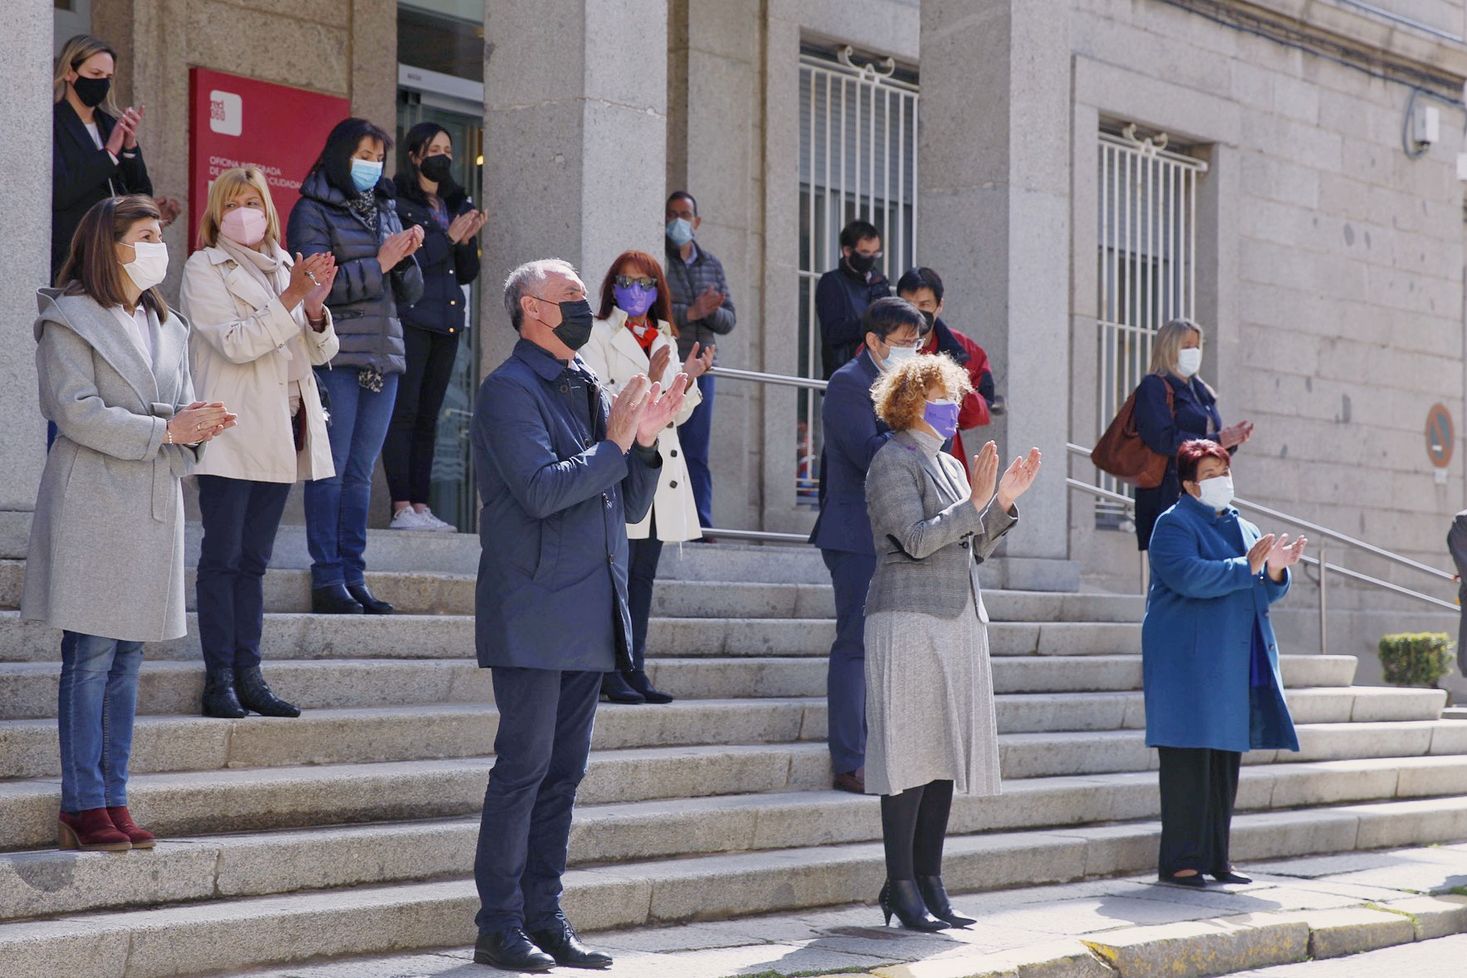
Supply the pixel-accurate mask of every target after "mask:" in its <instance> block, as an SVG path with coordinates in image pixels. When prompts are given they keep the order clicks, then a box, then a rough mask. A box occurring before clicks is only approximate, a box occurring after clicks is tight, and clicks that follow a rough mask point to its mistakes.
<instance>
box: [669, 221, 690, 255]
mask: <svg viewBox="0 0 1467 978" xmlns="http://www.w3.org/2000/svg"><path fill="white" fill-rule="evenodd" d="M667 240H669V241H671V242H672V243H673V244H675V245H677V246H678V247H679V248H681V247H682V246H683V245H685V244H687V243H688V242H689V241H692V240H693V223H692V222H691V221H689V220H686V219H684V218H681V217H675V218H673V219H672V220H670V221H668V222H667Z"/></svg>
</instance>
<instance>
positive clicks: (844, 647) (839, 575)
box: [810, 298, 928, 794]
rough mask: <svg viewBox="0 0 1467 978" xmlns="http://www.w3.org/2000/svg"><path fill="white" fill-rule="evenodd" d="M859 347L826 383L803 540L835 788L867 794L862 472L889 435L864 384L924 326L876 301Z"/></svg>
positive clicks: (866, 537)
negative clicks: (816, 574)
mask: <svg viewBox="0 0 1467 978" xmlns="http://www.w3.org/2000/svg"><path fill="white" fill-rule="evenodd" d="M861 327H862V329H863V331H864V335H865V344H866V348H865V349H864V350H862V351H861V354H860V355H859V356H857V357H856V358H855V359H854V360H852V361H850V362H849V363H847V364H846V365H845V366H844V367H841V368H840V369H839V370H837V371H836V372H835V374H834V375H833V376H832V377H831V378H830V385H829V386H828V387H826V389H825V401H824V403H823V404H822V405H821V407H820V422H821V424H822V425H823V426H824V432H825V449H824V451H823V452H822V453H821V456H820V516H819V517H818V518H817V519H816V520H815V529H814V531H813V532H812V533H811V534H810V542H811V543H813V544H815V546H817V547H819V548H820V556H821V557H822V558H824V560H825V566H826V568H828V569H829V570H830V583H831V585H832V586H833V587H834V588H835V641H834V642H833V643H832V644H831V646H830V667H829V671H828V672H827V673H826V687H825V688H826V698H827V701H828V710H827V713H828V718H827V720H826V739H827V741H828V742H829V744H830V764H831V768H832V770H833V771H834V772H835V787H837V788H839V789H840V790H842V791H850V792H854V793H856V794H860V793H862V792H864V791H865V790H866V784H865V766H866V641H865V629H866V591H867V589H868V588H869V587H870V586H871V575H873V574H874V573H876V548H875V546H874V544H873V542H872V540H871V517H870V516H869V515H867V512H866V470H867V469H869V468H870V467H871V459H873V458H875V457H876V452H877V450H878V449H879V448H881V446H882V445H885V444H886V441H887V439H888V438H890V437H891V429H889V428H888V427H887V426H886V425H885V424H883V423H882V421H881V419H880V418H878V417H876V405H875V404H874V403H873V402H872V400H871V385H872V384H874V383H876V378H877V377H879V376H880V375H881V371H882V369H884V367H885V366H886V365H887V364H895V363H896V362H898V361H900V360H902V359H904V358H906V357H910V356H915V355H916V353H917V348H918V347H920V346H921V344H922V341H923V339H924V338H925V337H926V335H927V330H928V326H927V320H925V319H924V318H922V314H921V313H920V312H918V311H917V307H916V306H913V305H912V304H911V303H910V302H908V301H907V300H905V299H893V298H885V299H877V300H876V301H875V302H873V303H871V305H870V306H869V307H867V309H866V310H865V315H864V316H863V317H862V320H861Z"/></svg>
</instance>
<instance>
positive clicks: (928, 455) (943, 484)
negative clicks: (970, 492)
mask: <svg viewBox="0 0 1467 978" xmlns="http://www.w3.org/2000/svg"><path fill="white" fill-rule="evenodd" d="M891 437H892V440H893V441H895V442H896V443H897V444H899V445H901V446H902V447H903V448H905V449H906V450H907V451H909V452H911V453H912V454H913V455H914V456H916V458H917V462H918V464H920V465H921V466H922V471H924V472H926V473H927V476H928V478H930V479H932V480H933V481H934V482H935V483H937V485H938V486H939V487H940V488H942V489H946V490H947V491H948V493H949V494H951V493H952V491H953V488H954V487H953V485H952V483H951V481H950V480H949V479H948V476H947V473H945V472H944V471H943V470H942V465H943V463H942V456H943V455H944V454H946V453H945V452H943V450H942V446H941V445H939V446H938V448H937V451H936V452H935V453H934V452H933V451H932V450H931V448H930V446H929V445H927V444H924V443H923V442H922V440H921V439H920V438H918V437H917V436H916V435H915V434H914V433H912V432H911V431H905V430H903V431H898V432H897V433H896V434H894V435H892V436H891Z"/></svg>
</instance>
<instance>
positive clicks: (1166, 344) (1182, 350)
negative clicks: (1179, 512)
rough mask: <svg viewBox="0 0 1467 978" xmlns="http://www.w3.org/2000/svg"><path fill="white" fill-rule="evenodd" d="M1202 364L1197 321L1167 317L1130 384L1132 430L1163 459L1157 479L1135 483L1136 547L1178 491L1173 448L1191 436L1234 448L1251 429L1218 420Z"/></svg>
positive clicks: (1148, 537) (1244, 423)
mask: <svg viewBox="0 0 1467 978" xmlns="http://www.w3.org/2000/svg"><path fill="white" fill-rule="evenodd" d="M1201 367H1202V327H1201V326H1198V325H1197V324H1196V323H1194V322H1192V320H1190V319H1173V320H1172V321H1171V322H1169V323H1167V324H1166V325H1165V326H1163V327H1162V328H1161V329H1159V330H1157V331H1156V339H1155V340H1153V341H1152V344H1151V372H1150V373H1148V374H1147V375H1146V376H1145V377H1142V378H1141V383H1140V385H1138V386H1137V388H1136V433H1137V434H1139V435H1140V436H1141V440H1142V441H1144V442H1145V443H1146V447H1147V448H1150V449H1151V450H1152V451H1153V452H1156V453H1157V454H1158V455H1165V456H1166V457H1167V459H1168V460H1169V461H1168V462H1167V466H1166V474H1165V475H1164V476H1162V480H1161V485H1159V486H1155V487H1153V488H1151V489H1142V488H1139V487H1138V488H1137V489H1136V547H1137V549H1138V550H1145V549H1146V545H1147V544H1148V543H1149V542H1150V540H1151V530H1152V528H1153V527H1154V526H1155V525H1156V518H1157V517H1158V516H1160V515H1161V514H1162V513H1163V512H1165V511H1166V510H1167V509H1168V508H1170V507H1171V505H1172V504H1173V503H1175V502H1176V501H1177V499H1178V497H1180V496H1181V494H1182V487H1181V483H1180V481H1179V480H1178V479H1177V463H1176V458H1177V450H1178V449H1180V448H1181V447H1182V443H1183V442H1185V441H1190V440H1191V439H1193V438H1211V439H1213V440H1214V441H1217V442H1218V443H1219V444H1221V445H1222V447H1223V448H1226V449H1227V450H1228V451H1229V452H1236V451H1237V450H1238V447H1239V446H1240V445H1242V444H1243V443H1244V442H1245V441H1247V440H1248V438H1249V436H1250V435H1252V434H1253V424H1252V422H1249V421H1239V422H1238V423H1237V424H1234V425H1229V426H1228V427H1226V428H1224V427H1223V426H1222V416H1221V415H1220V414H1219V413H1218V410H1217V394H1216V393H1215V392H1214V391H1213V389H1212V388H1211V387H1209V386H1208V385H1207V383H1206V382H1205V381H1203V379H1202V378H1201V377H1199V376H1197V371H1198V370H1199V369H1201Z"/></svg>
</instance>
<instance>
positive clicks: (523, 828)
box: [473, 259, 686, 971]
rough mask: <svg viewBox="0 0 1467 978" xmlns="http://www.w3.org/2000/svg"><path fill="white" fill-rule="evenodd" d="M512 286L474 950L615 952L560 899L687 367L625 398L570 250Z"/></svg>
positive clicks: (581, 959)
mask: <svg viewBox="0 0 1467 978" xmlns="http://www.w3.org/2000/svg"><path fill="white" fill-rule="evenodd" d="M504 302H505V308H506V310H507V311H508V312H509V315H510V320H511V322H512V323H513V324H514V326H515V328H516V329H517V330H518V331H519V333H520V340H519V342H518V343H516V344H515V348H514V353H513V354H511V356H510V358H509V359H508V360H506V361H505V362H504V363H503V364H501V365H500V366H499V367H498V369H496V370H495V371H494V372H493V373H491V374H490V375H489V376H488V377H487V378H485V380H484V383H483V385H482V386H481V387H480V389H479V397H478V402H477V404H476V406H475V409H474V424H473V454H474V471H475V474H476V475H477V477H478V483H479V497H480V499H481V500H482V503H483V509H482V510H481V513H480V519H479V536H480V539H481V542H482V543H483V553H482V555H481V556H480V558H479V579H478V583H477V586H476V590H475V630H474V632H475V644H476V646H477V649H478V656H479V665H480V666H482V667H485V668H488V669H490V670H492V672H493V683H494V701H495V703H496V705H497V706H498V709H499V730H498V733H497V735H496V737H495V740H494V754H495V761H494V769H493V771H492V772H491V774H490V776H489V787H488V789H487V790H486V791H485V793H484V813H483V820H482V823H481V827H480V830H479V847H478V853H477V856H476V858H475V860H474V877H475V880H476V882H477V883H478V887H479V898H480V901H481V904H482V906H481V909H480V910H479V914H478V917H477V921H476V922H477V924H478V927H479V940H478V942H477V944H476V946H475V949H474V960H475V961H477V962H479V963H481V964H491V965H494V966H496V967H500V968H504V969H506V970H511V971H545V970H547V969H549V968H551V967H553V966H555V965H556V964H560V965H565V966H569V967H583V968H585V967H589V968H605V967H609V966H610V965H611V957H610V956H609V955H607V954H603V953H601V952H599V951H593V950H591V949H589V948H587V947H586V946H585V945H584V944H582V943H581V942H580V940H579V939H578V938H577V937H576V933H575V930H574V929H573V928H572V927H571V925H570V923H569V922H568V921H567V920H566V918H565V915H564V913H563V912H562V911H561V908H560V894H561V883H560V878H561V876H562V875H563V874H564V872H565V864H566V850H567V846H568V844H569V840H570V826H571V808H572V806H573V805H574V803H575V796H576V787H577V786H578V785H579V784H580V781H581V778H582V776H584V775H585V773H586V758H587V755H588V754H589V753H590V750H591V725H592V721H593V719H594V717H595V714H596V701H597V699H598V697H599V696H600V692H601V677H602V675H603V674H604V673H606V672H610V671H611V670H613V669H622V668H629V667H630V656H629V654H628V649H629V648H630V641H631V639H630V636H631V617H630V615H629V613H628V610H627V532H626V525H627V524H628V523H637V522H639V521H641V520H642V519H643V518H644V517H645V516H646V515H647V512H648V511H649V510H650V509H651V507H652V498H653V496H654V494H655V493H656V491H657V476H658V470H659V469H660V468H661V466H662V460H661V456H660V455H659V454H658V453H657V435H658V433H659V432H660V431H661V430H662V429H663V428H664V427H665V426H666V425H667V424H669V423H670V421H671V419H672V417H673V416H674V415H675V414H676V413H677V411H678V408H679V407H681V405H682V400H683V393H684V390H685V389H686V380H685V379H683V378H679V380H678V381H676V382H675V385H674V387H673V388H672V389H671V390H669V391H667V392H661V391H659V390H658V389H657V388H656V387H655V385H650V384H649V382H648V381H647V379H646V378H645V377H637V378H634V379H633V380H632V381H631V383H629V384H628V385H627V386H625V387H624V388H623V389H622V392H621V393H620V394H618V395H617V398H616V401H615V402H614V403H613V402H612V401H611V400H610V399H609V398H608V397H607V395H606V394H605V393H604V392H603V391H602V390H601V388H600V387H599V386H598V384H597V380H596V377H595V375H594V374H592V373H591V371H590V369H589V368H587V367H586V365H585V363H584V362H583V361H582V360H581V359H580V357H578V356H577V355H576V352H575V351H576V350H578V349H580V347H581V346H582V345H584V344H585V342H586V340H587V339H588V338H589V337H590V335H591V322H592V317H591V307H590V305H589V304H588V303H587V301H586V287H585V286H584V285H583V284H582V283H581V280H580V279H579V278H578V277H577V276H576V273H575V270H574V269H573V268H571V267H570V265H568V264H566V263H565V262H562V261H557V260H553V259H552V260H547V261H538V262H530V263H529V264H527V265H522V266H520V267H519V268H517V269H515V270H514V271H513V272H511V273H510V276H509V278H508V280H507V281H506V282H505V287H504ZM527 931H528V933H526V932H527Z"/></svg>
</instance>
